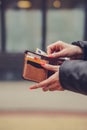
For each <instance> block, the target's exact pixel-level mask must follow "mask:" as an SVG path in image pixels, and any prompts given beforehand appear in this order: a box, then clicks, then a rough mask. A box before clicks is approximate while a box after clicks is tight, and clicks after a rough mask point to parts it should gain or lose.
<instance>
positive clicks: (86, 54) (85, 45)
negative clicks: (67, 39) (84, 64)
mask: <svg viewBox="0 0 87 130" xmlns="http://www.w3.org/2000/svg"><path fill="white" fill-rule="evenodd" d="M72 44H73V45H76V46H79V47H81V48H82V50H83V59H84V60H87V41H77V42H72Z"/></svg>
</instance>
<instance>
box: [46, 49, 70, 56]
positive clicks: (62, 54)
mask: <svg viewBox="0 0 87 130" xmlns="http://www.w3.org/2000/svg"><path fill="white" fill-rule="evenodd" d="M66 56H68V53H67V50H66V49H64V50H61V51H59V52H55V53H52V54H51V55H49V56H48V57H52V58H58V57H66Z"/></svg>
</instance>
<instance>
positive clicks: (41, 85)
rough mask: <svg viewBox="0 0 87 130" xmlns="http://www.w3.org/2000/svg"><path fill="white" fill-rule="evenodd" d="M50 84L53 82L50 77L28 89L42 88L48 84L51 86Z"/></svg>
mask: <svg viewBox="0 0 87 130" xmlns="http://www.w3.org/2000/svg"><path fill="white" fill-rule="evenodd" d="M52 82H53V77H52V76H51V77H50V78H48V79H46V80H44V81H42V82H40V83H38V84H35V85H32V86H30V89H37V88H43V87H44V86H45V87H46V86H48V85H49V84H51V83H52Z"/></svg>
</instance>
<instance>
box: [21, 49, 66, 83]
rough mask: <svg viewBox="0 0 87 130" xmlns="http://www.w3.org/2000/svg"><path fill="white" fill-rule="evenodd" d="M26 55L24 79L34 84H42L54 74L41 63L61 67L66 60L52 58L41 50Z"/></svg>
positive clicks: (27, 52) (26, 52) (28, 52)
mask: <svg viewBox="0 0 87 130" xmlns="http://www.w3.org/2000/svg"><path fill="white" fill-rule="evenodd" d="M24 54H25V56H24V67H23V78H24V79H25V80H29V81H34V82H41V81H43V80H45V79H47V78H48V77H49V76H51V75H52V74H53V73H54V72H53V71H49V70H46V69H45V68H43V67H42V66H41V63H47V64H51V65H61V64H62V63H63V62H64V61H65V59H64V58H50V57H48V56H47V54H46V53H45V52H43V51H42V50H40V49H37V50H36V52H32V51H25V53H24Z"/></svg>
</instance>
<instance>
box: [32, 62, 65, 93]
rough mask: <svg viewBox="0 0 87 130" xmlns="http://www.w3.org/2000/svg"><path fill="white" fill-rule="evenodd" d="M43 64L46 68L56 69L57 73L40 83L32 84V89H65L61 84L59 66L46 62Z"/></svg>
mask: <svg viewBox="0 0 87 130" xmlns="http://www.w3.org/2000/svg"><path fill="white" fill-rule="evenodd" d="M42 66H43V67H44V68H45V69H48V70H52V71H54V72H55V73H54V74H53V75H52V76H50V77H49V78H48V79H46V80H44V81H42V82H40V83H38V84H35V85H32V86H31V87H30V89H37V88H42V89H43V91H48V90H50V91H55V90H59V91H63V90H64V89H63V88H62V86H61V85H60V82H59V66H53V65H49V64H45V65H42Z"/></svg>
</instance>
